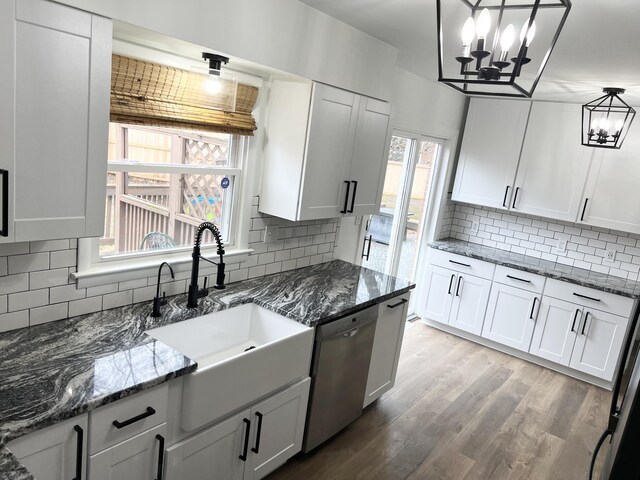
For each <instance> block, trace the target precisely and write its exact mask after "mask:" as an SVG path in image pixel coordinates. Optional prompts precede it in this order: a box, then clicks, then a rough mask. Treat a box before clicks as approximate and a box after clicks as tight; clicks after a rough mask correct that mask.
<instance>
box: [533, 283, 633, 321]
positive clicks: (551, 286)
mask: <svg viewBox="0 0 640 480" xmlns="http://www.w3.org/2000/svg"><path fill="white" fill-rule="evenodd" d="M544 294H545V295H548V296H550V297H553V298H558V299H560V300H565V301H567V302H572V303H578V304H580V305H584V306H585V307H590V308H594V309H596V310H601V311H603V312H609V313H613V314H615V315H620V316H622V317H629V316H630V315H631V309H632V308H633V303H634V301H633V299H631V298H627V297H622V296H620V295H614V294H613V293H608V292H603V291H601V290H596V289H594V288H589V287H582V286H580V285H574V284H573V283H568V282H562V281H560V280H555V279H553V278H550V279H548V280H547V285H546V287H545V290H544Z"/></svg>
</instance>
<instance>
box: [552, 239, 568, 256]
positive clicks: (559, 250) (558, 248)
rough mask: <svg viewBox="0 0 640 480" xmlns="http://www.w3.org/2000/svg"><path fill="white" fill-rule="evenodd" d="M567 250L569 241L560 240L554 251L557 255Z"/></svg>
mask: <svg viewBox="0 0 640 480" xmlns="http://www.w3.org/2000/svg"><path fill="white" fill-rule="evenodd" d="M566 250H567V241H566V240H558V243H556V248H555V249H554V251H555V252H556V253H564V252H565V251H566Z"/></svg>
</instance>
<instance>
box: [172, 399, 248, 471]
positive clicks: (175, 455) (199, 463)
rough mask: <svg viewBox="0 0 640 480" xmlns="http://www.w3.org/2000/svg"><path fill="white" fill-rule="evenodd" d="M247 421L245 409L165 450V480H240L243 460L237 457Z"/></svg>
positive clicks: (241, 449)
mask: <svg viewBox="0 0 640 480" xmlns="http://www.w3.org/2000/svg"><path fill="white" fill-rule="evenodd" d="M250 418H251V411H250V410H248V409H247V410H245V411H243V412H240V413H238V414H237V415H234V416H233V417H231V418H229V419H228V420H225V421H224V422H221V423H219V424H217V425H215V426H213V427H211V428H209V429H207V430H205V431H204V432H202V433H199V434H198V435H195V436H193V437H191V438H189V439H188V440H185V441H184V442H181V443H179V444H177V445H174V446H172V447H170V448H169V449H167V472H166V476H165V478H166V480H191V479H195V478H197V479H201V480H206V479H214V478H216V479H218V478H219V479H221V480H242V478H243V476H244V466H245V462H246V460H242V459H241V458H240V456H241V455H242V453H243V447H244V440H245V438H248V437H247V436H246V435H247V426H248V425H250V424H249V423H248V422H249V419H250ZM249 433H250V432H249ZM247 445H248V443H247Z"/></svg>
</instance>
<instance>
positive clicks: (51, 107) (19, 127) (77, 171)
mask: <svg viewBox="0 0 640 480" xmlns="http://www.w3.org/2000/svg"><path fill="white" fill-rule="evenodd" d="M0 31H1V32H2V33H0V35H1V39H0V59H1V60H2V64H3V65H4V70H3V75H2V78H0V92H2V93H0V127H1V128H0V159H1V160H0V169H2V170H4V171H5V172H6V173H4V174H3V175H4V176H5V177H7V179H8V182H7V183H8V191H7V192H6V194H5V192H3V194H2V197H3V199H2V202H3V209H5V208H6V210H7V212H6V213H7V216H6V217H5V218H3V219H2V221H3V222H4V223H5V225H3V226H6V228H5V230H6V235H7V236H6V237H0V238H1V239H0V241H26V240H40V239H54V238H66V237H85V236H99V235H101V234H102V230H103V225H104V201H105V189H106V168H107V138H108V122H109V95H110V87H109V84H110V78H111V36H112V35H111V22H110V21H109V20H107V19H105V18H102V17H98V16H95V15H91V14H89V13H86V12H83V11H80V10H76V9H73V8H70V7H66V6H63V5H59V4H56V3H52V2H48V1H45V0H23V1H22V0H21V1H19V2H3V3H2V7H1V10H0Z"/></svg>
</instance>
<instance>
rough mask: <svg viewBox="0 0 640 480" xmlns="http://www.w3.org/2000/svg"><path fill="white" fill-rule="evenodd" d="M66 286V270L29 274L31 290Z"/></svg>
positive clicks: (57, 269)
mask: <svg viewBox="0 0 640 480" xmlns="http://www.w3.org/2000/svg"><path fill="white" fill-rule="evenodd" d="M68 284H69V269H68V268H55V269H53V270H43V271H41V272H31V273H30V274H29V288H30V289H32V290H37V289H39V288H48V287H57V286H59V285H68Z"/></svg>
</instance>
